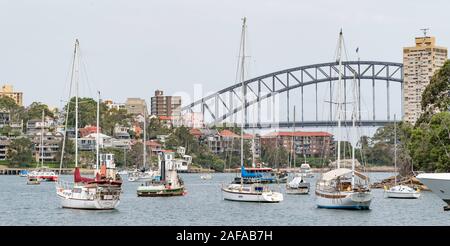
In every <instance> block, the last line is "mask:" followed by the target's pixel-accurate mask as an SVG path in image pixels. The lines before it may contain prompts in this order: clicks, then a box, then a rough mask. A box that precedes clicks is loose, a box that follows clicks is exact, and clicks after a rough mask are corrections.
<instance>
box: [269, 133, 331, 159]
mask: <svg viewBox="0 0 450 246" xmlns="http://www.w3.org/2000/svg"><path fill="white" fill-rule="evenodd" d="M292 141H293V142H292ZM261 146H278V147H281V146H282V147H284V148H285V149H286V150H287V151H289V152H292V151H295V153H296V154H298V155H305V156H307V157H327V156H328V157H329V156H330V155H331V154H332V153H333V151H334V141H333V135H332V134H330V133H328V132H272V133H269V134H267V135H264V136H261Z"/></svg>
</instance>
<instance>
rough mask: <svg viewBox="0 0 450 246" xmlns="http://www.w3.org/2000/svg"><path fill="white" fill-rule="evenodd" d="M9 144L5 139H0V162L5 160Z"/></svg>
mask: <svg viewBox="0 0 450 246" xmlns="http://www.w3.org/2000/svg"><path fill="white" fill-rule="evenodd" d="M10 142H11V141H10V140H9V139H8V138H7V137H0V161H4V160H6V157H7V154H8V146H9V144H10Z"/></svg>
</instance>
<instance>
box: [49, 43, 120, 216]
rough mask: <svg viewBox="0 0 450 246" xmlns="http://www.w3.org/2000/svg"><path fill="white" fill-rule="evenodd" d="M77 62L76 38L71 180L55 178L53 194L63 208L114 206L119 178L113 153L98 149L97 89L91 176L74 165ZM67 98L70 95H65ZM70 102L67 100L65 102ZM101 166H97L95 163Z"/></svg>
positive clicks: (73, 71) (116, 199)
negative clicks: (72, 180) (73, 167)
mask: <svg viewBox="0 0 450 246" xmlns="http://www.w3.org/2000/svg"><path fill="white" fill-rule="evenodd" d="M78 65H79V42H78V39H77V40H76V41H75V50H74V60H73V65H72V76H71V86H72V82H73V81H74V80H75V88H76V89H75V91H76V92H75V170H74V182H73V183H69V182H63V181H59V182H58V183H57V184H56V194H57V196H58V198H59V200H60V203H61V206H62V207H63V208H73V209H92V210H109V209H114V208H116V207H117V206H118V205H119V203H120V194H121V192H122V188H121V186H122V180H121V178H120V175H118V174H117V173H116V171H115V163H114V155H113V154H101V155H100V153H99V135H100V132H99V115H100V92H99V93H98V101H97V136H96V171H95V178H85V177H82V176H81V175H80V169H79V168H78ZM69 98H70V95H69ZM68 105H70V103H69V104H68ZM69 110H70V106H68V107H67V112H66V124H65V128H64V129H65V131H66V129H67V122H68V115H69ZM65 137H66V133H64V139H63V148H62V152H61V161H60V169H61V168H62V163H63V160H64V147H65ZM100 164H101V169H100V170H99V165H100Z"/></svg>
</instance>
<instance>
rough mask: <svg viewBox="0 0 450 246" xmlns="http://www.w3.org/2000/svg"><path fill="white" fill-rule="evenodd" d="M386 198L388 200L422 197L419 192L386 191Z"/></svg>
mask: <svg viewBox="0 0 450 246" xmlns="http://www.w3.org/2000/svg"><path fill="white" fill-rule="evenodd" d="M386 197H388V198H398V199H417V198H419V197H420V193H419V192H396V191H389V190H388V191H386Z"/></svg>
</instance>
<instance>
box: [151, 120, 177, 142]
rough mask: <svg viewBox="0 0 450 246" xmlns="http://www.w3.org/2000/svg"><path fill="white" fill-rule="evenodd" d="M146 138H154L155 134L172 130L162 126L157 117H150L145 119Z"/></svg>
mask: <svg viewBox="0 0 450 246" xmlns="http://www.w3.org/2000/svg"><path fill="white" fill-rule="evenodd" d="M147 122H148V123H147V138H148V139H155V138H156V136H157V135H167V134H170V133H171V132H172V130H171V129H169V128H167V127H166V126H163V125H162V124H161V121H160V120H159V119H157V118H152V119H150V120H149V121H147Z"/></svg>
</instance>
